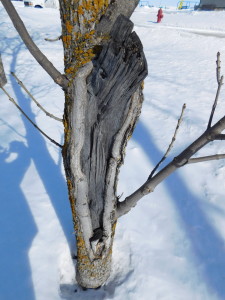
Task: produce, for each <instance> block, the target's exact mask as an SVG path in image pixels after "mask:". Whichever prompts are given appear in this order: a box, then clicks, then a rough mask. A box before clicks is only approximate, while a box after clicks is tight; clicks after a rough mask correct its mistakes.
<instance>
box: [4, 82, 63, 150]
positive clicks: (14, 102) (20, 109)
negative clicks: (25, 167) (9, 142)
mask: <svg viewBox="0 0 225 300" xmlns="http://www.w3.org/2000/svg"><path fill="white" fill-rule="evenodd" d="M0 88H1V89H2V90H3V92H4V93H5V94H6V95H7V96H8V98H9V100H10V101H11V102H12V103H13V104H14V105H15V106H16V107H17V108H18V110H19V111H20V112H21V113H22V114H23V115H24V116H25V117H26V118H27V120H28V121H30V123H31V124H32V125H33V126H34V127H35V128H36V129H37V130H39V131H40V132H41V133H42V134H43V135H44V136H45V137H46V138H47V139H48V140H49V141H51V142H52V143H53V144H55V145H56V146H58V147H60V148H62V145H60V144H58V143H57V142H56V141H54V140H53V139H51V138H50V137H49V136H48V135H47V134H46V133H44V131H42V130H41V129H40V128H39V127H38V126H37V125H36V124H35V123H34V122H33V121H32V120H31V119H30V118H29V117H28V115H27V114H26V113H25V112H24V111H23V110H22V108H21V107H20V106H19V105H18V104H17V103H16V101H15V100H14V99H13V98H12V97H11V96H10V95H9V93H8V92H7V91H6V90H5V89H4V88H3V87H2V86H0Z"/></svg>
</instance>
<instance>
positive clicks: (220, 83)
mask: <svg viewBox="0 0 225 300" xmlns="http://www.w3.org/2000/svg"><path fill="white" fill-rule="evenodd" d="M220 63H221V61H220V53H219V52H218V53H217V61H216V78H217V83H218V88H217V92H216V98H215V101H214V103H213V107H212V111H211V115H210V118H209V123H208V127H207V129H209V128H210V127H211V125H212V119H213V115H214V112H215V110H216V106H217V102H218V99H219V94H220V90H221V87H222V85H223V76H221V77H220Z"/></svg>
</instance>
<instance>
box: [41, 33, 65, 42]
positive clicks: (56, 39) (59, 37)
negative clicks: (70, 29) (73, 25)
mask: <svg viewBox="0 0 225 300" xmlns="http://www.w3.org/2000/svg"><path fill="white" fill-rule="evenodd" d="M61 38H62V36H61V35H60V36H58V37H57V38H55V39H48V38H45V41H47V42H56V41H59V40H61Z"/></svg>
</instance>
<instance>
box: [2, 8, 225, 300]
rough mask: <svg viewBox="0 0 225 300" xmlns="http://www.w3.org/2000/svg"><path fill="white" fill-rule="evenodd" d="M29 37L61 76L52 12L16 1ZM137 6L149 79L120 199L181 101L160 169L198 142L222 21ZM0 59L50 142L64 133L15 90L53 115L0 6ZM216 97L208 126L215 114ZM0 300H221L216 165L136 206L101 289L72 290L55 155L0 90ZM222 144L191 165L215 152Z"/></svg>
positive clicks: (49, 88)
mask: <svg viewBox="0 0 225 300" xmlns="http://www.w3.org/2000/svg"><path fill="white" fill-rule="evenodd" d="M14 4H15V6H16V8H17V10H18V12H19V14H20V16H21V18H22V19H23V21H24V23H25V24H26V26H27V29H28V31H29V32H30V34H31V36H32V38H33V39H34V40H35V42H36V43H37V45H38V46H39V47H40V49H41V50H42V51H43V52H44V54H45V55H46V56H47V57H48V58H49V59H50V60H51V61H52V63H53V64H54V65H55V66H56V67H57V68H58V69H59V70H60V71H61V72H63V50H62V44H61V42H60V41H57V42H54V43H51V42H47V41H45V38H56V37H58V36H59V35H60V32H61V31H60V18H59V12H58V11H57V10H54V9H47V8H46V9H32V8H24V7H23V6H22V5H21V3H19V2H14ZM156 13H157V9H156V8H151V9H150V8H148V7H143V8H138V9H137V10H136V11H135V13H134V14H133V16H132V20H133V22H134V24H135V27H134V30H135V31H136V32H137V33H138V35H139V36H140V39H141V40H142V42H143V46H144V50H145V54H146V58H147V61H148V68H149V75H148V77H147V78H146V80H145V89H144V93H145V101H144V105H143V110H142V114H141V117H140V121H139V123H138V125H137V127H136V129H135V132H134V135H133V137H132V139H131V141H130V142H129V144H128V147H127V151H126V153H127V154H126V159H125V164H124V166H123V167H122V169H121V173H120V181H119V188H118V195H121V199H123V198H124V197H125V196H127V195H129V194H130V193H132V192H133V191H134V190H135V189H137V188H138V187H140V185H141V184H143V183H144V181H145V180H146V179H147V177H148V175H149V173H150V171H151V170H152V169H153V168H154V166H155V165H156V164H157V162H158V161H159V160H160V159H161V157H162V156H163V154H164V153H165V151H166V149H167V147H168V145H169V143H170V141H171V138H172V136H173V133H174V130H175V127H176V123H177V119H178V118H179V115H180V112H181V108H182V105H183V103H186V105H187V109H186V111H185V115H184V119H183V122H182V124H181V126H180V131H179V134H178V136H177V140H176V142H175V145H174V147H173V149H172V151H171V153H170V155H169V157H168V159H167V161H166V162H165V163H164V164H163V165H165V164H166V163H167V162H169V161H170V160H171V159H172V158H173V157H174V156H176V155H178V154H179V152H181V151H182V150H183V149H184V148H185V147H186V146H187V145H189V144H190V143H191V142H192V141H194V140H195V139H196V138H197V137H198V136H199V135H201V134H202V133H203V132H204V131H205V129H206V127H207V123H208V119H209V115H210V111H211V107H212V104H213V101H214V98H215V94H216V89H217V81H216V64H215V61H216V54H217V51H220V53H221V59H222V64H221V74H223V73H225V39H224V37H225V12H223V11H222V12H194V11H182V12H179V11H176V10H175V9H170V10H166V11H164V19H163V21H162V23H161V24H157V23H155V21H156ZM0 16H1V18H0V52H1V53H2V59H3V62H4V65H5V70H6V73H7V79H8V83H7V85H6V86H5V88H6V90H7V91H8V92H9V93H10V95H11V96H12V97H13V98H14V99H15V100H16V101H17V103H18V104H19V105H20V106H21V107H22V108H23V110H24V111H25V112H26V113H27V114H28V115H29V116H30V118H31V119H32V120H33V121H34V122H36V123H37V125H38V126H39V127H40V128H41V129H42V130H43V131H44V132H46V133H47V134H48V135H49V136H51V138H53V139H54V140H56V141H57V142H59V143H63V126H62V124H61V123H60V122H57V121H55V120H53V119H50V118H48V117H47V116H45V114H44V113H43V112H41V111H40V110H39V109H38V108H37V107H36V106H35V104H34V103H33V102H31V100H30V99H29V97H28V96H27V95H26V94H25V93H24V92H23V90H22V89H21V88H20V86H19V85H18V84H17V83H16V81H15V79H14V78H13V77H12V76H11V75H10V71H13V72H15V73H16V75H17V76H18V77H19V79H20V80H22V82H23V83H24V84H25V85H26V87H27V88H28V89H29V90H30V91H31V93H32V94H33V95H34V97H35V98H36V99H37V100H38V101H39V102H40V103H41V105H43V106H44V107H45V109H47V110H48V111H49V112H51V113H52V114H54V115H56V116H58V117H62V114H63V105H64V96H63V92H62V90H61V89H60V88H59V87H58V86H56V85H55V84H54V82H52V80H51V78H49V76H48V75H47V74H46V73H45V72H44V70H43V69H42V68H41V67H40V66H39V65H38V64H37V63H36V61H35V60H34V58H33V57H32V56H31V55H30V54H29V52H28V50H27V49H26V47H25V46H24V44H23V43H22V41H21V39H20V38H19V37H18V34H17V33H16V31H15V29H14V27H13V26H12V23H11V21H10V20H9V18H8V17H7V15H6V12H5V10H4V9H3V7H2V5H0ZM224 98H225V89H224V88H223V90H222V92H221V96H220V101H219V103H218V107H217V110H216V113H215V117H214V122H215V121H217V120H219V118H221V117H222V116H223V115H224V111H225V103H224ZM0 128H1V130H0V141H1V143H0V160H1V161H0V174H1V180H0V197H1V209H0V299H1V300H15V299H21V300H60V299H67V300H72V299H76V300H79V299H85V300H88V299H96V300H101V299H105V300H106V299H115V300H124V299H126V300H137V299H140V300H219V299H225V284H224V282H225V200H224V198H225V161H224V160H220V161H211V162H206V163H199V164H195V165H187V166H185V167H183V168H181V169H180V170H178V171H177V172H176V173H174V174H173V175H172V176H170V177H169V178H168V179H167V180H165V181H164V183H162V184H161V185H160V186H158V187H157V188H156V190H155V192H154V193H152V194H150V195H148V196H146V197H145V198H144V199H142V200H141V201H140V202H139V203H138V205H137V207H136V208H134V209H133V210H132V211H131V212H130V213H129V214H128V215H126V216H124V217H122V218H121V219H120V220H119V222H118V225H117V229H116V237H115V244H114V250H113V270H112V275H111V277H110V278H109V280H108V282H107V283H106V284H105V286H103V287H102V288H101V289H99V290H94V291H92V290H88V291H83V290H81V289H80V288H79V287H77V285H76V282H75V271H74V263H75V261H74V260H73V259H72V257H71V253H72V254H75V253H76V249H75V236H74V232H73V225H72V221H71V213H70V208H69V201H68V197H67V189H66V184H65V177H64V173H63V167H62V159H61V153H60V150H59V148H57V147H56V146H54V145H53V144H52V143H51V142H49V141H48V140H46V139H45V138H44V137H43V136H42V135H41V134H40V133H39V132H38V131H37V130H36V129H34V128H33V127H32V125H31V124H30V123H28V122H27V120H26V119H25V118H24V117H23V116H22V115H21V114H20V112H19V111H18V110H17V109H16V107H15V106H14V105H13V104H12V103H11V102H10V101H9V100H8V98H7V96H6V95H5V94H4V93H3V92H2V91H1V92H0ZM224 143H225V142H224V141H218V142H213V143H210V144H209V145H208V146H207V147H205V148H204V149H203V150H201V151H200V153H198V156H200V155H201V156H202V155H211V154H216V153H224V148H225V147H224V146H225V144H224Z"/></svg>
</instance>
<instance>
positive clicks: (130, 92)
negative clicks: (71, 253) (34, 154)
mask: <svg viewBox="0 0 225 300" xmlns="http://www.w3.org/2000/svg"><path fill="white" fill-rule="evenodd" d="M132 29H133V23H132V22H131V21H130V20H129V19H127V18H126V17H124V16H120V17H118V18H117V20H116V22H115V24H114V26H113V28H112V30H111V32H110V35H109V37H108V39H107V41H104V43H101V44H100V45H99V47H95V50H94V51H95V58H94V59H92V61H91V60H90V59H89V60H88V62H85V63H83V64H82V63H81V64H80V63H79V62H78V61H75V62H74V64H73V68H71V66H70V67H69V65H68V63H66V70H67V74H70V73H69V72H68V69H69V70H72V71H71V72H72V73H73V74H75V76H70V77H69V80H70V84H69V88H68V89H67V91H66V101H65V111H64V126H65V143H64V147H63V159H64V166H65V171H66V177H67V184H68V190H69V198H70V203H71V208H72V213H73V220H74V227H75V231H76V237H77V256H78V261H77V275H76V277H77V281H78V283H79V284H80V285H81V286H83V287H86V288H97V287H99V286H101V285H102V284H103V283H104V282H105V281H106V280H107V278H108V277H109V275H110V270H111V257H112V245H113V238H114V232H115V226H116V217H115V208H116V205H117V200H118V197H117V194H116V187H117V180H118V173H119V168H120V166H121V164H122V163H123V158H124V151H125V146H126V144H127V140H128V139H129V137H130V136H131V135H132V132H133V129H134V126H135V124H136V122H137V119H138V116H139V114H140V111H141V106H142V101H143V96H142V88H141V84H142V82H143V79H144V78H145V76H146V75H147V64H146V60H145V57H144V54H143V49H142V44H141V42H140V40H139V38H138V37H137V35H136V33H135V32H132ZM67 59H68V57H67ZM78 65H79V68H77V66H78ZM74 72H75V73H74Z"/></svg>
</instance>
